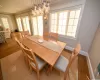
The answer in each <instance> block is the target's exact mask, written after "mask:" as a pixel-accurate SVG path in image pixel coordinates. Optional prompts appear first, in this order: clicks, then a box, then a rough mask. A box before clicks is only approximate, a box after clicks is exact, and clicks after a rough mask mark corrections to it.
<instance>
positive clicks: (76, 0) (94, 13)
mask: <svg viewBox="0 0 100 80" xmlns="http://www.w3.org/2000/svg"><path fill="white" fill-rule="evenodd" d="M99 3H100V0H71V1H69V0H67V2H65V3H63V4H60V3H59V4H56V5H51V11H57V10H63V9H69V8H70V7H75V6H81V7H82V13H81V17H80V24H79V26H78V31H77V38H76V39H72V38H68V37H63V36H60V40H62V41H64V42H66V43H67V46H70V47H74V46H75V45H76V44H77V43H78V42H80V44H81V46H82V50H83V51H86V52H88V51H89V48H90V46H91V43H92V40H93V37H94V34H95V31H96V29H97V27H98V24H99V19H100V18H99V14H100V10H99V8H100V5H99Z"/></svg>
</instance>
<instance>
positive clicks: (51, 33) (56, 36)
mask: <svg viewBox="0 0 100 80" xmlns="http://www.w3.org/2000/svg"><path fill="white" fill-rule="evenodd" d="M49 36H50V39H51V40H55V41H57V40H58V33H53V32H50V33H49Z"/></svg>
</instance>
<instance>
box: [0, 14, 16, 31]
mask: <svg viewBox="0 0 100 80" xmlns="http://www.w3.org/2000/svg"><path fill="white" fill-rule="evenodd" d="M2 17H6V18H8V22H9V27H10V29H11V31H14V30H15V29H16V28H17V26H16V22H15V19H14V16H13V15H7V14H0V18H2ZM0 23H1V25H2V26H3V23H2V21H1V19H0Z"/></svg>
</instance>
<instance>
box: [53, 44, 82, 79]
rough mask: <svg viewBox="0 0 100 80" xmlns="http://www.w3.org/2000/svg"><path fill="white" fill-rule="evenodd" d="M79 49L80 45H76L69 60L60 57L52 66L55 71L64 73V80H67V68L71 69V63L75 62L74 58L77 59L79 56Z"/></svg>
mask: <svg viewBox="0 0 100 80" xmlns="http://www.w3.org/2000/svg"><path fill="white" fill-rule="evenodd" d="M80 49H81V46H80V44H77V46H76V47H75V48H74V50H73V52H72V55H71V57H70V59H69V60H68V59H66V58H65V57H64V56H62V55H61V56H60V57H59V59H58V60H57V62H56V64H55V65H54V68H56V69H57V70H60V71H62V72H64V80H66V79H67V80H69V79H68V77H69V68H70V67H71V64H72V63H73V61H74V60H75V58H76V57H77V55H78V54H79V52H80Z"/></svg>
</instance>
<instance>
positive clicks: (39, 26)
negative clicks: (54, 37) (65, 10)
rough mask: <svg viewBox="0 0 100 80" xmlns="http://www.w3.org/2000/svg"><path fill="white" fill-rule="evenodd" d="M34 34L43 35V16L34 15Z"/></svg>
mask: <svg viewBox="0 0 100 80" xmlns="http://www.w3.org/2000/svg"><path fill="white" fill-rule="evenodd" d="M32 23H33V25H32V26H33V34H34V35H40V36H42V35H43V16H37V17H32Z"/></svg>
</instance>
